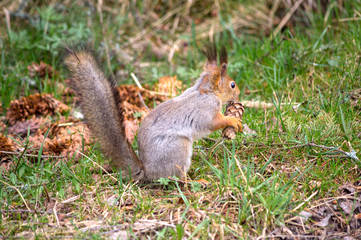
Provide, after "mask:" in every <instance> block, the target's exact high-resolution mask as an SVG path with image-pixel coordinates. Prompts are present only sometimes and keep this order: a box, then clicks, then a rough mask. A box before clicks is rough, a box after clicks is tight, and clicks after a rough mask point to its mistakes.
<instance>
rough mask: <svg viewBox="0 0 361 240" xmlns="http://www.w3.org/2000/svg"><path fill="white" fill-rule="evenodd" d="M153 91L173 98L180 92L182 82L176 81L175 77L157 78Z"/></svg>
mask: <svg viewBox="0 0 361 240" xmlns="http://www.w3.org/2000/svg"><path fill="white" fill-rule="evenodd" d="M155 89H156V91H157V92H160V93H164V94H167V95H168V96H170V97H174V96H176V95H177V94H179V93H181V92H182V89H183V83H182V81H180V80H177V76H173V77H171V76H165V77H161V78H159V81H158V83H157V85H156V88H155Z"/></svg>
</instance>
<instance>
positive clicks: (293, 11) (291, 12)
mask: <svg viewBox="0 0 361 240" xmlns="http://www.w3.org/2000/svg"><path fill="white" fill-rule="evenodd" d="M302 2H303V0H298V1H297V2H296V3H295V4H294V5H293V6H292V8H291V9H290V11H288V13H287V14H286V16H285V17H284V18H283V19H282V21H281V22H280V24H278V26H277V28H276V29H275V30H274V31H273V33H272V34H271V36H270V39H273V38H274V37H275V36H276V35H277V34H278V33H279V31H281V29H282V28H283V27H284V26H285V25H286V23H287V22H288V20H290V18H291V17H292V15H293V14H294V13H295V12H296V10H297V8H298V7H299V6H300V5H301V3H302Z"/></svg>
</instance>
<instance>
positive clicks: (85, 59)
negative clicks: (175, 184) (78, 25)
mask: <svg viewBox="0 0 361 240" xmlns="http://www.w3.org/2000/svg"><path fill="white" fill-rule="evenodd" d="M64 63H65V65H66V66H67V67H68V69H69V71H70V73H71V80H72V83H73V84H74V87H75V89H76V91H77V93H78V94H79V95H80V97H81V108H82V112H83V114H84V116H85V119H86V121H87V124H88V126H89V127H90V129H91V131H92V133H93V135H94V136H95V137H96V138H97V139H98V141H99V143H100V146H101V148H102V150H103V152H104V153H105V155H106V156H107V157H108V158H110V159H111V163H112V164H113V165H114V167H116V168H117V169H121V170H122V171H123V174H127V175H129V173H130V174H131V177H132V178H133V179H136V180H140V179H142V178H143V176H144V169H143V165H142V163H141V162H140V161H139V158H138V157H137V155H136V154H135V152H134V150H133V148H132V146H131V145H130V144H129V143H128V141H127V140H126V138H125V133H124V127H123V116H122V114H121V111H120V109H119V104H120V95H119V92H118V89H117V88H116V84H115V81H114V80H113V79H109V78H107V77H106V76H105V75H104V73H103V71H102V70H101V69H100V68H99V65H98V64H97V62H96V61H95V59H94V57H93V55H92V54H91V53H90V51H87V50H84V49H82V50H76V49H72V48H70V47H68V46H66V47H65V55H64ZM123 176H124V175H123Z"/></svg>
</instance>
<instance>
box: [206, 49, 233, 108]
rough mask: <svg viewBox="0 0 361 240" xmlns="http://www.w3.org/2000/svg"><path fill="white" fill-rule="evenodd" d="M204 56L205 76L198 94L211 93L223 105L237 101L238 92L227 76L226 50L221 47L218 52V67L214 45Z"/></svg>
mask: <svg viewBox="0 0 361 240" xmlns="http://www.w3.org/2000/svg"><path fill="white" fill-rule="evenodd" d="M206 54H207V60H208V61H207V63H206V64H205V66H204V71H205V72H206V73H207V75H206V77H205V78H204V79H203V83H202V84H201V85H200V88H199V91H200V93H204V92H207V91H212V92H213V93H215V94H216V95H217V96H218V97H219V98H220V99H221V101H222V103H223V104H227V103H228V102H230V101H237V100H238V96H239V93H240V91H239V88H238V87H237V84H236V82H235V81H234V80H233V79H232V78H231V77H230V76H228V74H227V62H228V57H227V52H226V49H225V48H224V47H223V48H222V49H221V51H220V56H219V63H220V65H219V66H218V65H217V49H216V47H215V45H213V46H212V45H211V46H209V47H208V49H207V51H206Z"/></svg>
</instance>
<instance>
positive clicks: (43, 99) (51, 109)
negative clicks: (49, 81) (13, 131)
mask: <svg viewBox="0 0 361 240" xmlns="http://www.w3.org/2000/svg"><path fill="white" fill-rule="evenodd" d="M68 110H69V107H68V106H67V105H65V104H64V103H62V102H60V101H58V100H56V99H55V98H53V97H52V95H50V94H47V93H43V94H39V93H37V94H34V95H30V96H28V97H22V98H21V99H19V100H14V101H11V104H10V107H9V109H8V112H7V113H6V120H7V122H8V123H9V124H10V125H14V124H15V123H16V122H17V121H25V120H26V119H28V118H29V117H31V116H32V115H36V116H47V115H52V114H54V113H56V112H59V113H64V112H66V111H68Z"/></svg>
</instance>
